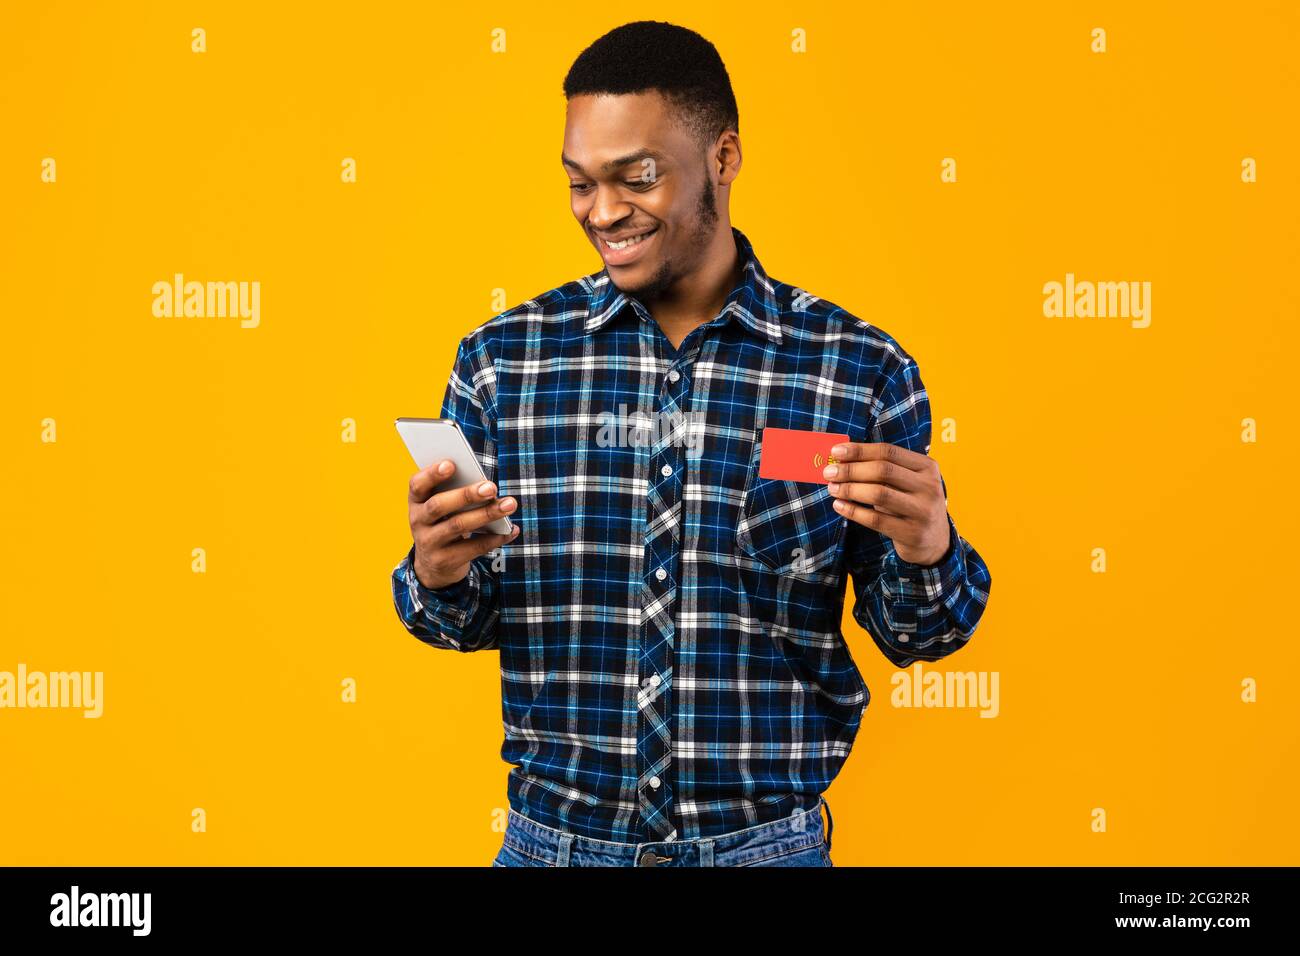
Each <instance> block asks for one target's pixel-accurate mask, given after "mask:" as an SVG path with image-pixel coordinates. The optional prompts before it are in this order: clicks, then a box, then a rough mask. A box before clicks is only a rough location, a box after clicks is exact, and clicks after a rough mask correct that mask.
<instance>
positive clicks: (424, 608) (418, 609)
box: [392, 339, 500, 652]
mask: <svg viewBox="0 0 1300 956" xmlns="http://www.w3.org/2000/svg"><path fill="white" fill-rule="evenodd" d="M495 384H496V379H495V376H494V373H493V368H492V364H491V360H490V358H488V356H487V355H486V354H485V353H484V352H483V347H482V344H481V343H478V342H475V343H471V341H470V340H469V339H463V340H462V341H461V343H460V345H459V347H458V348H457V350H456V361H455V363H454V364H453V366H452V372H451V377H450V379H449V380H448V382H447V390H446V393H445V395H444V397H443V402H442V417H443V418H449V419H454V420H455V421H456V422H457V423H458V424H459V425H460V429H461V431H462V432H463V433H464V435H465V438H466V439H467V440H468V441H469V444H470V447H471V448H472V449H473V450H474V454H475V455H476V456H477V457H478V460H479V463H480V464H482V466H483V473H484V475H486V477H487V479H488V481H492V482H495V481H496V480H497V474H496V473H497V453H496V437H495V434H494V431H495V427H494V414H493V411H492V409H493V403H492V399H493V395H494V392H495ZM498 555H499V552H495V551H493V552H489V553H487V554H483V555H480V556H479V557H477V558H475V559H474V560H473V561H471V562H470V565H469V571H468V573H467V574H466V575H465V577H464V578H462V579H461V580H459V581H457V582H455V583H454V584H450V585H448V586H447V587H444V588H426V587H425V586H424V585H423V584H422V583H421V582H420V579H419V578H418V577H417V576H416V574H415V563H414V562H415V546H414V545H412V546H411V548H410V550H408V551H407V553H406V555H405V557H403V558H402V560H401V561H399V562H398V564H397V566H396V567H395V568H393V571H392V590H393V604H394V607H395V608H396V609H397V616H398V618H399V619H400V620H401V622H402V624H403V626H405V628H406V629H407V631H409V632H410V633H411V634H413V635H415V636H416V637H417V638H419V639H420V640H421V641H423V642H424V643H426V644H429V645H431V646H433V647H439V648H447V649H449V650H456V651H467V652H468V651H481V650H490V649H493V648H496V647H497V646H498V644H497V642H498V639H499V635H498V631H497V622H498V620H499V617H500V580H499V577H498V572H497V571H496V570H495V569H494V567H493V563H494V561H496V559H497V557H498Z"/></svg>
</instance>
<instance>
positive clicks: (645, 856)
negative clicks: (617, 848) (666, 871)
mask: <svg viewBox="0 0 1300 956" xmlns="http://www.w3.org/2000/svg"><path fill="white" fill-rule="evenodd" d="M656 865H657V864H656V863H655V855H654V853H653V852H651V851H650V850H646V851H645V852H644V853H642V854H641V859H640V860H638V861H637V866H656Z"/></svg>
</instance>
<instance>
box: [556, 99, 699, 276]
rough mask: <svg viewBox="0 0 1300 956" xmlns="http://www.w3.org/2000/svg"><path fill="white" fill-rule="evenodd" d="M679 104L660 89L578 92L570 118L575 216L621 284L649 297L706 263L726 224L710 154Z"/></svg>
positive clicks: (567, 153) (567, 133)
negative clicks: (684, 124) (682, 119)
mask: <svg viewBox="0 0 1300 956" xmlns="http://www.w3.org/2000/svg"><path fill="white" fill-rule="evenodd" d="M671 109H672V107H671V106H670V104H669V103H668V101H667V100H665V99H664V98H663V97H662V96H661V95H660V94H659V93H657V92H654V91H650V92H647V93H631V94H625V95H619V96H612V95H604V94H601V95H583V96H575V97H573V98H572V99H571V100H569V106H568V112H567V115H566V119H565V124H564V153H563V157H562V160H563V165H564V169H565V172H566V173H567V174H568V177H569V184H570V189H569V192H570V196H571V202H572V206H573V215H574V216H575V217H576V218H577V220H578V222H579V223H580V224H581V225H582V228H583V231H584V232H586V234H587V237H588V239H589V240H590V241H591V243H592V244H593V245H594V246H595V247H596V249H597V251H598V252H599V253H600V255H601V258H602V259H603V260H604V261H605V265H606V266H607V267H608V269H609V275H610V278H611V279H612V280H613V282H614V285H616V286H617V287H618V288H619V289H620V290H622V291H623V292H625V293H627V294H628V295H635V296H636V297H638V298H640V299H642V300H649V299H653V298H654V297H655V296H656V295H657V294H659V293H660V292H662V291H663V290H665V289H667V288H668V287H670V286H671V285H672V284H673V283H674V282H676V281H677V279H679V278H680V277H681V276H683V275H686V274H688V273H690V272H691V271H692V270H694V269H695V268H697V266H698V263H699V260H700V258H701V256H702V255H703V252H704V250H705V248H706V247H707V246H708V244H709V241H710V239H712V237H713V233H714V230H715V229H716V228H717V223H718V212H717V202H716V197H715V195H714V190H715V188H716V187H715V184H714V182H713V180H712V178H711V177H710V175H709V170H708V166H707V163H708V158H707V157H706V155H705V153H704V151H703V150H702V149H701V148H700V144H699V141H698V140H696V139H694V138H693V137H692V136H691V135H690V134H689V133H688V132H687V131H686V130H684V129H682V128H680V127H679V126H678V125H677V124H676V123H675V122H674V121H673V118H672V113H671V112H670V111H671ZM627 239H632V240H633V241H632V242H629V243H627V244H626V245H624V246H623V247H621V248H612V247H611V246H610V243H611V242H613V243H616V244H617V243H618V242H620V241H623V240H627Z"/></svg>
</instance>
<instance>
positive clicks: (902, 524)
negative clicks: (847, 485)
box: [835, 498, 908, 538]
mask: <svg viewBox="0 0 1300 956" xmlns="http://www.w3.org/2000/svg"><path fill="white" fill-rule="evenodd" d="M835 510H836V511H838V512H839V513H840V514H842V515H843V516H844V517H846V518H848V519H849V520H850V521H852V522H854V523H855V524H860V525H862V526H863V527H864V528H871V529H872V530H873V531H879V532H880V533H881V534H883V535H885V536H887V537H890V538H894V537H899V536H902V535H905V534H906V533H907V531H908V519H907V518H899V517H895V516H894V515H889V514H885V513H884V512H883V511H877V510H873V509H871V508H868V507H867V506H866V505H860V504H857V503H855V502H852V501H842V500H840V499H839V498H837V499H835Z"/></svg>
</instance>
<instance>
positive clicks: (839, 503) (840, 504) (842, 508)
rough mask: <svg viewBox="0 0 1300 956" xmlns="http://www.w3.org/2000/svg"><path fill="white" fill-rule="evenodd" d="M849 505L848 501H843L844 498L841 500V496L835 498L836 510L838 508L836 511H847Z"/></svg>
mask: <svg viewBox="0 0 1300 956" xmlns="http://www.w3.org/2000/svg"><path fill="white" fill-rule="evenodd" d="M848 507H849V503H848V502H847V501H843V500H841V499H839V498H837V499H835V510H836V511H846V510H847V509H848Z"/></svg>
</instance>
